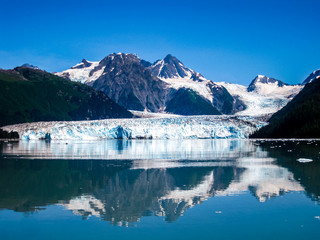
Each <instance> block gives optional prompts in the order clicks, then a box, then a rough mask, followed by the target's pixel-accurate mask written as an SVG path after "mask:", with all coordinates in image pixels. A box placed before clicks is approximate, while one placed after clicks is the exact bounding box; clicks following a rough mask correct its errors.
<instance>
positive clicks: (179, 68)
mask: <svg viewBox="0 0 320 240" xmlns="http://www.w3.org/2000/svg"><path fill="white" fill-rule="evenodd" d="M56 74H57V75H59V76H62V77H65V78H67V79H70V80H72V81H78V82H82V83H86V84H88V85H90V86H92V87H94V88H95V89H98V90H101V91H103V92H105V93H106V94H107V95H108V96H109V97H110V98H112V99H113V100H114V101H115V102H117V103H118V104H120V105H121V106H123V107H125V108H127V109H130V110H139V111H150V112H170V113H176V114H179V113H181V112H185V114H187V115H196V114H205V112H207V111H206V110H205V111H204V109H206V108H207V107H208V106H203V107H202V106H200V105H201V104H202V103H203V104H204V105H211V107H210V108H212V109H215V110H214V111H211V112H215V114H232V113H235V112H236V111H238V110H239V109H243V108H244V105H243V104H242V103H241V101H239V100H238V99H237V98H234V97H233V96H231V95H230V94H229V93H228V91H227V90H226V89H225V88H224V87H223V86H219V85H216V84H214V83H213V82H212V81H210V80H207V79H205V78H204V77H203V76H202V75H201V74H199V73H197V72H195V71H193V70H192V69H189V68H187V67H185V66H184V65H183V64H182V63H181V62H180V61H179V60H178V59H177V58H176V57H174V56H172V55H167V56H166V57H165V58H164V59H163V60H158V61H156V62H155V63H153V64H151V63H149V62H147V61H145V60H142V59H140V58H139V57H137V56H136V55H134V54H123V53H118V54H115V53H114V54H110V55H109V56H107V57H105V58H104V59H103V60H101V61H99V62H89V61H87V60H83V61H82V62H81V63H79V64H77V65H75V66H74V67H72V68H71V69H68V70H66V71H63V72H61V73H56ZM180 89H182V90H180ZM183 89H189V90H192V91H186V92H185V91H184V90H183ZM179 90H180V91H179ZM182 92H184V94H188V95H190V93H191V92H192V95H193V96H195V95H197V97H196V99H198V100H199V102H194V101H191V102H189V104H193V106H190V107H189V106H188V107H185V108H184V110H183V111H181V109H179V108H180V107H181V105H179V106H178V105H175V104H173V102H177V101H178V99H181V96H180V95H181V93H182ZM193 100H194V99H193ZM179 101H180V100H179ZM200 102H201V104H200ZM169 103H170V107H168V106H167V105H168V104H169ZM173 106H176V107H173ZM187 109H189V110H188V111H186V110H187ZM201 109H202V110H201ZM216 110H217V111H216Z"/></svg>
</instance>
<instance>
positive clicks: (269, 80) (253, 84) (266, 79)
mask: <svg viewBox="0 0 320 240" xmlns="http://www.w3.org/2000/svg"><path fill="white" fill-rule="evenodd" d="M258 82H259V83H264V84H270V83H276V84H277V85H278V87H283V86H285V85H288V84H286V83H283V82H281V81H280V80H277V79H274V78H269V77H266V76H257V77H255V79H253V80H252V82H251V83H250V85H249V86H248V88H247V89H248V92H253V91H254V90H255V89H256V84H257V83H258Z"/></svg>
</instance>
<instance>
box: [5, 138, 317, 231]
mask: <svg viewBox="0 0 320 240" xmlns="http://www.w3.org/2000/svg"><path fill="white" fill-rule="evenodd" d="M0 149H1V155H0V156H1V158H0V209H12V210H14V211H17V212H33V211H38V210H39V209H42V208H44V207H46V206H47V205H52V204H55V205H60V206H62V207H63V208H64V209H67V210H70V211H72V212H73V213H74V214H76V215H80V216H82V217H83V218H88V217H90V216H96V217H99V218H101V219H103V220H106V221H108V222H110V223H111V224H113V225H121V226H129V225H131V224H132V223H134V222H138V221H140V219H141V218H142V217H144V216H150V215H155V216H161V217H164V219H165V220H166V221H169V222H171V221H175V220H176V219H177V218H179V217H180V216H182V215H183V214H184V213H185V211H187V209H189V208H192V207H194V206H195V205H197V204H199V203H201V202H203V201H206V200H207V199H209V198H212V197H234V196H238V195H241V194H244V193H246V194H247V193H251V194H252V195H253V196H254V197H255V198H256V199H257V200H258V201H259V202H261V203H262V202H265V201H267V200H268V199H270V198H272V197H277V196H280V195H283V194H286V193H288V192H292V191H299V192H304V193H306V194H307V195H308V196H309V197H311V199H313V200H314V201H317V202H318V201H319V196H320V192H319V191H320V190H319V187H318V182H319V176H318V175H319V174H318V172H319V164H318V163H319V150H320V149H319V147H318V143H317V142H315V141H313V142H286V141H282V142H281V141H280V142H271V141H270V142H263V141H250V140H184V141H179V142H177V141H162V140H159V141H155V140H150V141H149V140H141V141H140V140H134V141H120V140H118V141H117V140H113V141H98V142H85V143H84V142H68V144H66V142H45V141H35V142H32V141H27V142H16V143H1V148H0ZM308 154H309V155H308ZM298 156H299V157H309V158H312V159H313V160H314V161H313V162H312V163H308V164H302V163H299V162H297V161H296V159H297V157H298ZM52 159H56V160H54V161H52ZM59 159H60V160H59ZM71 159H73V160H71ZM85 159H86V160H85ZM99 159H100V160H99Z"/></svg>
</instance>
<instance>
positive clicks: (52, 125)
mask: <svg viewBox="0 0 320 240" xmlns="http://www.w3.org/2000/svg"><path fill="white" fill-rule="evenodd" d="M265 124H266V123H265V122H263V121H261V120H260V119H259V118H255V117H248V116H189V117H169V118H149V119H141V118H140V119H106V120H96V121H71V122H36V123H24V124H16V125H10V126H5V127H3V128H2V129H3V130H5V131H8V132H10V131H16V132H18V134H19V136H20V139H70V140H71V139H86V140H94V139H190V138H213V139H220V138H247V137H248V135H249V134H250V133H252V132H253V131H255V130H256V129H258V128H260V127H262V126H264V125H265Z"/></svg>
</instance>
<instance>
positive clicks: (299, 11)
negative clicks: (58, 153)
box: [0, 0, 320, 84]
mask: <svg viewBox="0 0 320 240" xmlns="http://www.w3.org/2000/svg"><path fill="white" fill-rule="evenodd" d="M0 9H1V14H0V27H1V28H0V68H5V69H7V68H13V67H15V66H18V65H21V64H23V63H26V62H27V63H30V64H33V65H37V66H39V67H40V68H42V69H45V70H47V71H50V72H52V71H61V70H65V69H67V68H69V67H71V66H73V65H75V64H76V63H78V62H80V61H81V60H82V58H85V59H88V60H91V61H97V60H101V59H102V58H103V57H105V56H106V55H108V54H110V53H113V52H125V53H136V54H138V56H140V57H141V58H143V59H145V60H148V61H151V62H153V61H155V60H157V59H159V58H164V57H165V56H166V55H167V54H168V53H171V54H172V55H174V56H176V57H177V58H178V59H180V60H181V61H182V62H183V63H184V64H185V65H186V66H187V67H190V68H192V69H194V70H196V71H198V72H200V73H201V74H202V75H204V76H205V77H206V78H208V79H211V80H213V81H226V82H233V83H240V84H249V82H250V81H251V80H252V79H253V78H254V77H255V76H256V75H258V74H264V75H267V76H270V77H274V78H277V79H280V80H282V81H285V82H288V83H300V82H301V81H303V79H304V78H306V77H307V76H308V75H309V74H310V73H311V72H312V71H314V70H316V69H319V68H320V42H319V39H320V31H319V30H320V17H319V12H320V1H319V0H313V1H312V0H304V1H302V0H301V1H296V0H290V1H283V0H278V1H273V0H268V1H264V0H260V1H259V0H255V1H246V0H242V1H235V0H233V1H232V0H224V1H202V0H196V1H194V0H184V1H175V0H171V1H167V0H161V1H151V0H149V1H145V0H144V1H143V0H140V1H139V0H136V1H135V0H131V1H125V0H123V1H121V0H113V1H108V0H107V1H98V0H86V1H82V0H78V1H71V0H70V1H68V0H64V1H60V0H56V1H33V0H29V1H15V0H10V1H8V0H1V5H0Z"/></svg>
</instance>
